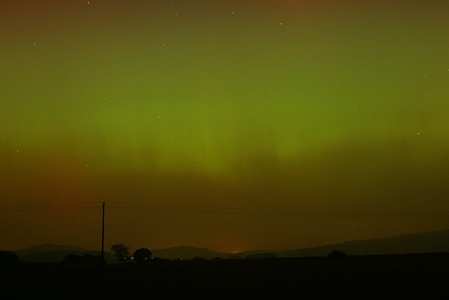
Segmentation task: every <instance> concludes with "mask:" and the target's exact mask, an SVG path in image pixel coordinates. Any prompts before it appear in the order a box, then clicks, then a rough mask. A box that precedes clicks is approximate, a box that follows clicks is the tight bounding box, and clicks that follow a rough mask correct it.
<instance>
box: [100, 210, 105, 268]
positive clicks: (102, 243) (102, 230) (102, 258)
mask: <svg viewBox="0 0 449 300" xmlns="http://www.w3.org/2000/svg"><path fill="white" fill-rule="evenodd" d="M104 207H105V204H104V202H103V218H102V222H101V269H102V270H103V267H104Z"/></svg>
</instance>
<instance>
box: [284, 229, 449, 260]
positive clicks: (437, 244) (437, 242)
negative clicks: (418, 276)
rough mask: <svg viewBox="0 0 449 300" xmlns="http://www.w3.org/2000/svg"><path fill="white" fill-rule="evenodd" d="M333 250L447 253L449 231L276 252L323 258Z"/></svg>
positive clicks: (355, 252) (348, 251)
mask: <svg viewBox="0 0 449 300" xmlns="http://www.w3.org/2000/svg"><path fill="white" fill-rule="evenodd" d="M333 250H340V251H344V252H346V253H347V254H349V255H376V254H405V253H436V252H449V230H444V231H437V232H425V233H415V234H407V235H401V236H394V237H388V238H381V239H373V240H361V241H350V242H344V243H339V244H332V245H326V246H321V247H313V248H306V249H300V250H293V251H285V252H278V256H279V257H307V256H325V255H327V254H329V253H330V252H331V251H333Z"/></svg>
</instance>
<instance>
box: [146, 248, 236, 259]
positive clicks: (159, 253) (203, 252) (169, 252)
mask: <svg viewBox="0 0 449 300" xmlns="http://www.w3.org/2000/svg"><path fill="white" fill-rule="evenodd" d="M152 252H153V256H154V257H158V258H165V259H192V258H197V257H201V258H206V259H213V258H215V257H219V258H228V257H229V256H230V254H229V253H219V252H212V251H210V250H209V249H206V248H195V247H190V246H180V247H171V248H165V249H156V250H152Z"/></svg>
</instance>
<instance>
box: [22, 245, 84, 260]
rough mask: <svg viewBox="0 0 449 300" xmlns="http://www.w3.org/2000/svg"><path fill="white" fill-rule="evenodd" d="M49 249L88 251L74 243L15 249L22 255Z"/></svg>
mask: <svg viewBox="0 0 449 300" xmlns="http://www.w3.org/2000/svg"><path fill="white" fill-rule="evenodd" d="M47 251H77V252H86V251H89V250H88V249H84V248H80V247H77V246H72V245H53V244H43V245H37V246H32V247H28V248H25V249H22V250H18V251H15V252H16V253H17V255H19V256H20V257H22V256H27V255H30V254H35V253H39V252H47Z"/></svg>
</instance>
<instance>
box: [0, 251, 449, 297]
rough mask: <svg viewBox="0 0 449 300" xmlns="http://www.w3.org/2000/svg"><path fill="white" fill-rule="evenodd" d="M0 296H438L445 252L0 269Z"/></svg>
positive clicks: (442, 293) (446, 276) (447, 259)
mask: <svg viewBox="0 0 449 300" xmlns="http://www.w3.org/2000/svg"><path fill="white" fill-rule="evenodd" d="M0 270H1V271H0V284H1V289H0V299H32V298H42V299H57V298H58V299H92V298H97V299H98V298H100V299H101V298H102V299H106V298H109V299H117V298H123V299H149V298H152V297H154V298H159V299H160V298H167V297H183V298H187V299H198V298H202V299H206V298H207V299H236V298H237V299H242V298H245V299H253V298H265V299H286V298H287V299H293V298H303V299H311V298H312V299H313V298H327V299H331V298H345V299H408V298H422V299H429V298H432V299H445V298H447V297H448V296H449V285H448V282H449V254H448V253H441V254H419V255H384V256H354V257H352V256H345V257H339V258H338V259H335V258H328V257H320V258H296V259H292V258H288V259H284V258H271V259H270V258H266V259H249V260H246V259H242V260H223V259H215V260H189V261H181V260H177V261H169V260H160V259H154V260H152V261H151V262H150V263H149V264H115V265H111V264H110V265H106V267H105V269H104V270H103V271H101V270H100V268H99V267H93V266H71V265H67V264H33V263H20V264H2V265H0Z"/></svg>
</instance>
